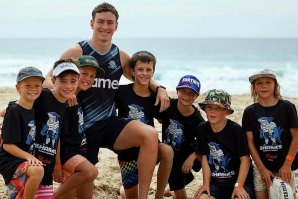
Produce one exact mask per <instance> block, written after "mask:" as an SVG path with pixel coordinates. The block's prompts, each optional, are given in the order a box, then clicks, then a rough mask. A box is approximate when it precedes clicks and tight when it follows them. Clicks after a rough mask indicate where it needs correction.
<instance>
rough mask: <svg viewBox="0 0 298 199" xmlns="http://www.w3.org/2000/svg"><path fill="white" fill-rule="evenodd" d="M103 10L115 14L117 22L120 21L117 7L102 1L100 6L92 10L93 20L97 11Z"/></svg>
mask: <svg viewBox="0 0 298 199" xmlns="http://www.w3.org/2000/svg"><path fill="white" fill-rule="evenodd" d="M102 12H111V13H113V14H114V15H115V17H116V22H118V19H119V14H118V11H117V10H116V8H115V7H114V6H113V5H112V4H109V3H107V2H104V3H101V4H99V5H98V6H96V7H95V8H94V9H93V11H92V20H94V19H95V15H96V13H102Z"/></svg>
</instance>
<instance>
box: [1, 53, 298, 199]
mask: <svg viewBox="0 0 298 199" xmlns="http://www.w3.org/2000/svg"><path fill="white" fill-rule="evenodd" d="M155 64H156V59H155V57H154V55H152V54H151V53H150V52H147V51H139V52H137V53H135V54H134V55H133V56H132V57H131V59H130V70H131V74H132V77H133V78H134V79H133V80H134V82H133V83H131V84H128V85H120V86H119V88H118V91H117V95H116V101H115V104H116V108H117V110H118V115H119V116H120V117H123V118H129V119H133V120H139V121H141V122H143V123H145V124H147V125H151V126H153V127H154V119H157V120H158V121H159V122H160V123H161V124H162V138H161V141H160V140H159V141H158V143H156V144H157V145H158V156H157V162H156V163H157V164H158V163H159V168H158V173H157V190H156V194H155V198H163V196H164V193H165V188H166V185H167V184H168V183H169V187H170V190H171V191H173V195H174V196H175V198H177V199H180V198H181V199H182V198H187V194H186V190H185V186H186V185H187V184H189V183H190V182H191V181H192V180H193V179H194V176H193V174H192V170H194V171H199V170H200V169H201V168H202V171H203V185H202V186H201V187H199V189H198V191H197V193H196V194H195V196H194V198H197V199H199V198H200V199H204V198H217V199H218V198H220V199H223V198H244V199H246V198H251V199H253V198H257V199H261V198H268V197H269V196H268V187H270V186H271V185H272V178H273V177H274V176H278V177H279V178H281V179H282V180H283V181H284V182H286V183H287V184H290V185H291V187H292V196H293V197H294V195H295V193H296V189H295V174H294V170H295V169H297V167H298V158H297V149H298V119H297V112H296V107H295V105H294V104H292V103H291V102H289V101H286V100H283V99H282V98H281V95H280V86H279V83H278V81H277V78H276V75H275V73H274V72H273V71H271V70H269V69H265V70H262V71H260V72H257V73H256V74H254V75H252V76H250V77H249V81H250V83H251V96H252V98H253V100H254V103H253V104H252V105H250V106H248V107H247V108H246V109H245V110H244V113H243V118H242V127H241V126H240V125H239V124H237V123H236V122H234V121H232V120H230V119H228V118H227V116H228V115H230V114H232V113H233V112H234V110H233V109H232V107H231V97H230V95H229V94H228V93H227V92H226V91H223V90H219V89H212V90H209V91H207V92H206V97H205V99H204V101H203V102H201V103H199V106H200V108H201V109H202V110H203V111H204V112H205V113H206V116H207V121H205V120H204V119H203V117H202V116H201V113H200V111H199V109H198V108H197V107H196V106H194V105H193V103H194V101H195V100H196V99H197V97H198V96H199V95H200V88H201V83H200V81H199V80H198V79H197V78H196V77H195V76H193V75H185V76H183V77H182V78H181V79H180V81H179V83H178V85H177V87H176V90H177V99H171V101H170V106H169V108H168V109H166V110H165V111H163V112H159V107H158V106H155V99H156V93H157V90H158V89H159V88H160V87H157V89H156V90H155V91H152V90H151V89H150V87H149V84H150V81H151V78H152V77H153V75H154V71H155ZM103 73H104V70H102V69H101V68H100V67H99V65H98V63H97V61H96V60H95V59H94V58H93V57H92V56H86V55H82V56H81V57H79V58H78V59H63V60H59V61H57V62H56V63H55V65H54V69H53V74H52V76H53V78H52V82H53V85H54V88H53V89H46V88H42V83H43V81H44V77H43V76H42V73H41V71H39V70H38V69H37V68H34V67H26V68H24V69H22V70H20V71H19V73H18V76H17V84H16V89H17V91H18V92H19V95H20V97H19V99H18V100H17V101H14V102H10V103H9V105H8V107H7V109H6V110H5V111H4V113H3V116H4V115H5V116H4V120H3V129H2V139H3V140H2V141H3V146H2V147H1V148H0V173H1V175H2V176H3V178H4V180H5V184H6V185H7V190H8V193H9V197H10V198H53V197H54V198H76V197H78V198H90V197H91V198H92V193H90V190H89V189H88V188H84V185H85V184H88V183H90V182H92V181H93V180H94V179H95V178H96V176H97V169H96V167H95V166H94V165H93V164H92V163H90V162H89V161H88V160H87V159H86V158H85V155H86V138H85V134H84V128H83V124H84V114H83V110H82V107H81V106H80V102H79V101H78V100H77V99H76V98H75V96H76V95H77V94H78V93H79V92H80V91H81V90H88V89H89V88H90V87H91V86H92V85H93V83H94V80H95V78H96V77H99V76H100V75H102V74H103ZM70 99H72V100H70ZM67 100H70V101H72V103H71V104H72V105H71V106H67V103H66V101H67ZM139 150H140V148H139V147H138V146H136V147H133V148H130V149H125V150H117V151H116V152H117V154H118V161H119V165H120V170H121V176H122V186H123V187H122V191H121V197H122V198H138V184H139V182H138V161H137V160H138V155H139ZM250 157H251V158H252V159H253V163H251V158H250ZM53 180H54V181H56V182H59V183H61V184H60V186H59V187H58V188H57V189H55V191H53Z"/></svg>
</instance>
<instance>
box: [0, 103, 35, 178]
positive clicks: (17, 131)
mask: <svg viewBox="0 0 298 199" xmlns="http://www.w3.org/2000/svg"><path fill="white" fill-rule="evenodd" d="M35 133H36V126H35V120H34V110H33V109H31V110H28V109H25V108H23V107H22V106H20V105H19V104H16V103H15V102H10V103H9V105H8V108H7V109H6V114H5V117H4V120H3V127H2V136H3V144H15V145H16V146H17V147H19V148H20V149H21V150H23V151H26V152H28V153H31V154H32V155H34V154H33V151H34V150H33V147H34V140H35ZM24 161H26V160H25V159H21V158H17V157H14V156H13V155H11V154H10V153H8V152H6V151H5V150H4V149H3V148H0V173H1V175H2V176H3V178H4V181H5V184H8V183H9V182H10V180H11V178H12V176H13V174H14V173H15V170H16V169H17V168H18V167H19V166H20V164H21V163H22V162H24Z"/></svg>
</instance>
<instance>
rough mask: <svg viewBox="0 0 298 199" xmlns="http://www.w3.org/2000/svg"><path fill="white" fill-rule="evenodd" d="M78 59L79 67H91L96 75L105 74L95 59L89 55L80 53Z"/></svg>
mask: <svg viewBox="0 0 298 199" xmlns="http://www.w3.org/2000/svg"><path fill="white" fill-rule="evenodd" d="M78 61H79V63H80V66H79V68H84V67H91V68H94V69H95V70H96V77H101V76H103V75H104V74H105V71H104V70H103V69H102V68H101V67H100V66H99V64H98V62H97V61H96V59H95V58H94V57H93V56H91V55H81V56H80V57H79V58H78Z"/></svg>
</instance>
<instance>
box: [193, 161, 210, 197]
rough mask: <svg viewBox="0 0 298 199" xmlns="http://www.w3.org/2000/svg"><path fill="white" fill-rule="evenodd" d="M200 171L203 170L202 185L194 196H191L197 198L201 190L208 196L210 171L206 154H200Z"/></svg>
mask: <svg viewBox="0 0 298 199" xmlns="http://www.w3.org/2000/svg"><path fill="white" fill-rule="evenodd" d="M202 171H203V185H202V186H201V187H200V188H199V189H198V191H197V192H196V194H195V196H194V197H193V198H195V199H198V198H200V196H201V195H202V193H203V192H205V191H206V192H207V194H208V196H210V177H211V171H210V167H209V164H208V160H207V156H206V155H202Z"/></svg>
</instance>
